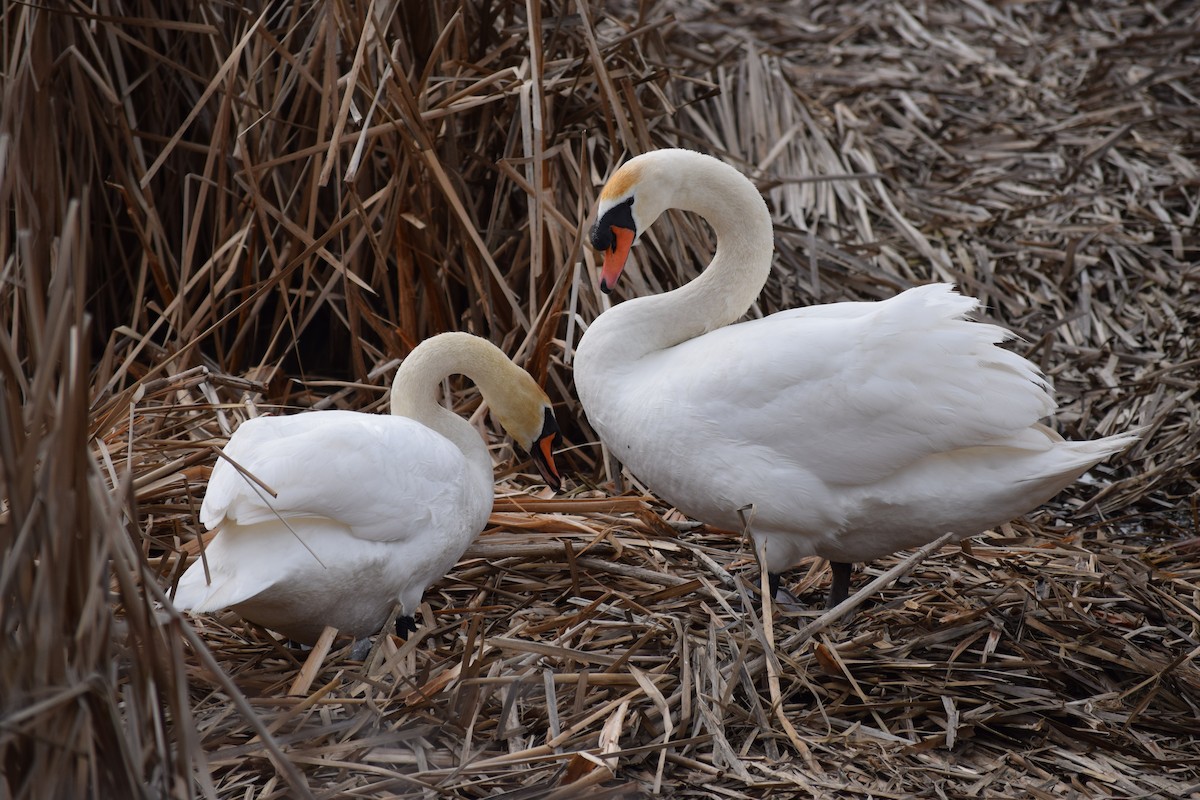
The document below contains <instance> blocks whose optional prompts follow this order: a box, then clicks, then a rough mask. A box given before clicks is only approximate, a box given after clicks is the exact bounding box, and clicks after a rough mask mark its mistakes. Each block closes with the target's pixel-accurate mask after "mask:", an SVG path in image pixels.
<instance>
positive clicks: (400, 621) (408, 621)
mask: <svg viewBox="0 0 1200 800" xmlns="http://www.w3.org/2000/svg"><path fill="white" fill-rule="evenodd" d="M416 632H417V621H416V620H415V619H413V618H412V617H409V616H403V615H401V616H398V617H396V635H397V636H399V637H400V638H401V639H404V640H406V641H407V640H408V636H409V634H411V633H416Z"/></svg>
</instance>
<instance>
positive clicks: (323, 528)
mask: <svg viewBox="0 0 1200 800" xmlns="http://www.w3.org/2000/svg"><path fill="white" fill-rule="evenodd" d="M455 373H461V374H463V375H466V376H467V377H469V378H470V379H471V380H473V381H474V382H475V383H476V384H478V386H479V390H480V392H481V393H482V394H483V397H484V399H485V400H486V401H487V402H488V405H489V406H490V407H491V409H492V413H493V414H494V415H495V417H496V418H497V420H499V422H500V424H501V425H502V426H503V427H504V429H505V430H507V431H508V432H509V434H511V435H512V437H513V439H514V440H515V441H516V443H517V444H518V445H519V446H521V447H522V448H524V449H525V450H526V451H528V452H529V453H531V454H532V456H533V460H534V461H535V462H536V463H537V466H538V469H539V470H540V471H541V474H542V477H543V478H544V479H545V481H546V483H547V484H549V485H550V486H551V488H553V489H555V490H557V489H558V488H559V486H560V482H561V481H560V477H559V473H558V469H557V468H556V466H555V464H554V457H553V455H552V448H553V447H554V446H555V444H557V443H558V441H559V440H560V436H559V432H558V425H557V423H556V422H555V419H554V414H553V412H552V411H551V408H550V402H549V400H547V398H546V395H545V393H544V392H543V391H542V390H541V389H540V388H539V387H538V385H537V384H536V383H535V382H534V380H533V378H531V377H530V376H529V374H528V373H527V372H525V371H524V370H523V369H521V368H520V367H518V366H516V365H515V364H513V363H512V362H511V361H509V360H508V358H507V357H506V356H505V355H504V353H502V352H501V351H500V350H499V349H497V348H496V347H495V346H494V345H492V344H491V343H489V342H487V341H486V340H484V339H481V338H479V337H476V336H471V335H469V334H466V333H443V334H441V335H438V336H434V337H432V338H430V339H428V340H426V341H424V342H422V343H421V344H420V345H419V346H418V347H417V348H416V349H414V350H413V351H412V353H411V354H409V356H408V357H407V358H405V359H404V362H403V363H402V364H401V365H400V368H399V370H398V371H397V372H396V378H395V381H394V382H393V384H392V393H391V411H392V414H391V416H388V415H383V414H366V413H361V412H357V411H314V412H309V413H306V414H297V415H294V416H288V417H259V418H257V419H250V420H247V421H246V422H244V423H242V425H241V426H240V427H239V428H238V429H237V431H236V432H235V433H234V435H233V436H232V437H231V438H230V440H229V444H227V445H226V446H225V448H224V453H225V455H226V456H227V457H228V458H223V459H221V460H219V461H218V463H217V465H216V467H215V468H214V469H213V472H212V477H211V478H210V479H209V483H208V490H207V492H206V493H205V496H204V503H203V505H202V506H201V508H200V520H201V522H203V523H204V526H205V527H206V528H209V529H210V530H211V529H214V528H218V527H219V528H220V532H219V533H218V534H217V535H216V537H215V538H213V540H212V541H211V543H209V545H208V547H207V548H206V551H205V558H206V560H207V563H208V569H209V572H210V573H211V575H212V581H211V583H208V582H207V581H206V580H205V572H204V563H202V561H201V560H200V559H197V560H196V561H195V562H194V563H193V564H192V565H191V567H189V568H188V570H187V571H186V572H185V573H184V574H183V577H182V578H180V579H179V585H178V589H177V590H176V592H175V597H174V603H175V606H176V607H177V608H179V609H181V610H189V611H191V612H192V613H200V612H205V611H216V610H218V609H222V608H232V609H233V610H234V611H236V612H238V614H240V615H241V616H242V617H243V618H245V619H247V620H250V621H252V622H254V623H256V624H259V625H262V626H263V627H266V628H270V629H272V630H275V631H278V632H280V633H282V634H283V635H285V636H287V637H288V638H289V639H292V640H293V641H296V642H302V643H306V644H311V643H313V642H315V641H316V640H317V638H318V636H320V634H321V631H322V629H323V628H324V626H326V625H331V626H333V627H335V628H337V629H338V630H339V631H340V632H342V633H345V634H349V635H351V636H353V637H355V639H360V640H361V639H365V637H367V636H370V635H371V634H373V633H375V632H377V631H378V630H379V629H380V628H381V627H382V626H383V624H384V623H385V622H386V621H387V618H388V615H389V614H390V613H391V610H392V608H393V607H394V606H395V604H396V603H397V602H399V603H400V607H401V612H400V613H401V615H402V616H401V617H400V618H399V619H398V620H397V625H396V627H397V632H399V633H400V635H402V636H403V635H405V634H406V633H407V632H409V631H413V630H416V624H415V622H414V621H413V618H412V614H413V611H414V610H415V609H416V607H417V605H418V604H419V603H420V601H421V595H422V594H423V593H424V591H425V589H426V587H428V586H429V584H431V583H433V582H434V581H435V580H437V579H438V578H440V577H442V576H443V575H445V574H446V571H447V570H449V569H450V567H452V566H453V565H454V563H455V562H456V561H457V560H458V559H459V557H460V556H461V555H462V554H463V551H464V550H466V549H467V547H468V546H469V545H470V544H471V542H472V541H473V540H474V539H475V537H476V536H477V535H478V534H479V532H480V531H481V530H483V527H484V525H485V524H487V519H488V515H489V514H490V513H491V509H492V494H493V484H494V474H493V466H492V459H491V456H490V455H488V450H487V447H486V446H485V444H484V442H483V440H482V439H481V438H480V436H479V433H478V432H477V431H476V430H475V429H474V428H473V427H472V426H471V424H470V423H468V422H467V421H466V420H464V419H462V418H461V417H459V416H458V415H457V414H455V413H453V412H451V411H449V410H447V409H445V408H443V407H442V406H441V405H440V404H439V403H438V401H437V388H438V386H439V385H440V384H441V382H442V380H443V379H444V378H445V377H446V376H448V375H451V374H455ZM235 464H236V465H237V466H235ZM239 467H240V468H241V470H244V472H245V473H247V474H243V473H242V472H241V471H239V469H238V468H239ZM250 476H253V477H250ZM272 491H273V492H274V493H275V496H274V497H272V495H271V492H272Z"/></svg>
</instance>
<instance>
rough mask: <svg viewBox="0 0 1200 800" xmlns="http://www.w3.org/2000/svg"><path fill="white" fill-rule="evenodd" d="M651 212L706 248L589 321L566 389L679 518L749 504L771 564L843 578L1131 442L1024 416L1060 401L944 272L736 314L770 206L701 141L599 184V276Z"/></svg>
mask: <svg viewBox="0 0 1200 800" xmlns="http://www.w3.org/2000/svg"><path fill="white" fill-rule="evenodd" d="M666 208H682V209H685V210H691V211H695V212H698V213H700V214H702V215H703V216H704V218H705V219H706V220H707V221H708V222H709V223H710V224H711V225H712V226H713V228H714V230H715V232H716V234H717V241H718V246H717V253H716V256H715V257H714V258H713V261H712V264H711V265H710V266H709V267H708V268H707V269H706V270H705V271H704V272H703V273H702V274H701V275H700V276H699V277H698V278H697V279H695V280H693V281H692V282H691V283H689V284H687V285H686V286H684V287H682V288H680V289H676V290H675V291H672V292H668V293H666V294H662V295H657V296H653V297H647V298H638V299H633V300H627V301H625V302H624V303H621V304H620V305H617V306H615V307H613V308H612V309H610V310H609V311H607V312H605V313H604V314H602V315H601V316H600V317H599V318H598V319H597V320H596V321H595V322H593V323H592V325H591V327H590V328H589V329H588V330H587V332H586V334H585V335H584V337H583V339H582V341H581V342H580V344H579V348H578V352H577V353H576V357H575V383H576V387H577V390H578V392H579V398H580V400H581V402H582V404H583V407H584V410H585V411H586V412H587V416H588V420H589V421H590V422H591V424H592V426H593V427H594V428H595V429H596V431H597V433H598V434H599V435H600V438H601V440H602V441H603V442H604V443H605V445H606V446H607V447H608V448H609V449H610V451H611V452H612V453H613V454H614V455H616V456H617V457H618V458H619V459H621V461H623V462H624V463H625V465H626V466H627V467H628V468H629V470H630V471H631V472H632V473H633V474H634V475H636V476H637V477H638V478H639V479H640V480H642V481H643V482H644V483H646V484H647V485H648V486H649V487H650V488H651V489H652V490H653V491H655V492H656V493H657V494H659V495H660V496H661V497H662V498H663V499H665V500H666V501H668V502H670V503H672V504H673V505H675V506H676V507H678V508H679V509H680V510H681V511H683V512H684V513H686V514H688V515H690V516H692V517H694V518H696V519H699V520H702V521H704V522H706V523H709V524H712V525H715V526H719V527H723V528H728V529H732V530H740V529H741V528H742V525H743V520H744V519H748V518H749V513H750V510H749V509H750V507H752V508H753V518H752V519H753V523H752V529H751V532H752V535H753V537H754V539H755V541H756V543H757V544H758V545H759V546H760V547H762V548H764V549H765V554H766V567H767V569H768V571H770V572H771V573H774V574H778V573H779V572H780V571H782V570H784V569H786V568H788V567H790V566H792V565H794V564H796V563H797V562H798V561H799V560H800V559H802V558H804V557H806V556H812V555H818V556H822V557H824V558H827V559H829V560H830V561H831V562H834V563H835V564H838V565H841V566H843V567H845V570H846V573H845V574H846V576H847V577H848V574H849V573H848V566H846V564H847V562H852V561H862V560H869V559H872V558H876V557H879V556H882V555H885V554H887V553H891V552H894V551H896V550H900V549H904V548H909V547H915V546H918V545H921V544H924V543H926V542H929V541H931V540H933V539H936V538H937V537H939V536H941V535H942V534H943V533H946V532H953V533H955V534H957V535H959V536H960V537H961V536H970V535H973V534H976V533H979V532H981V531H983V530H986V529H987V528H990V527H993V526H995V525H998V524H1000V523H1003V522H1006V521H1008V520H1010V519H1012V518H1013V517H1016V516H1018V515H1020V514H1022V513H1024V512H1025V511H1028V510H1029V509H1031V508H1033V507H1035V506H1037V505H1038V504H1040V503H1042V502H1044V501H1045V500H1047V499H1049V498H1050V497H1051V496H1053V495H1054V494H1055V493H1057V492H1058V491H1059V490H1060V489H1062V488H1063V487H1065V486H1067V485H1068V484H1070V483H1071V482H1072V481H1074V480H1075V479H1076V478H1077V477H1078V476H1079V475H1081V474H1082V473H1083V472H1084V471H1085V470H1087V469H1088V468H1089V467H1090V466H1092V465H1093V464H1095V463H1096V462H1097V461H1099V460H1101V459H1103V458H1105V457H1106V456H1108V455H1111V454H1112V453H1115V452H1117V451H1119V450H1121V449H1122V448H1124V447H1126V446H1127V445H1128V444H1129V443H1130V442H1131V441H1133V440H1134V439H1135V438H1136V436H1134V435H1122V436H1114V437H1109V438H1107V439H1100V440H1097V441H1091V442H1068V441H1064V440H1063V439H1062V437H1061V436H1059V435H1058V434H1056V433H1054V432H1053V431H1051V430H1050V429H1049V428H1046V427H1045V426H1043V425H1041V424H1039V423H1038V420H1039V419H1041V418H1043V417H1045V416H1047V415H1048V414H1050V413H1051V412H1053V410H1054V407H1055V405H1054V401H1053V399H1052V398H1051V396H1050V392H1049V387H1048V385H1047V383H1046V381H1045V379H1044V378H1043V376H1042V375H1041V373H1040V372H1039V371H1038V370H1037V368H1036V367H1035V366H1034V365H1033V364H1031V363H1030V362H1029V361H1027V360H1026V359H1024V358H1022V357H1020V356H1018V355H1016V354H1015V353H1012V352H1010V351H1008V350H1005V349H1003V348H1000V347H997V346H996V345H997V343H999V342H1001V341H1003V340H1004V339H1007V338H1009V337H1010V336H1011V334H1010V333H1009V332H1008V331H1005V330H1004V329H1002V328H998V327H996V326H994V325H987V324H982V323H977V322H971V321H968V320H967V319H966V318H965V317H966V315H968V314H969V313H970V312H972V311H974V310H975V309H976V308H977V307H978V301H976V300H975V299H973V298H969V297H964V296H962V295H959V294H957V293H956V292H955V291H954V290H953V288H952V287H951V286H948V285H945V284H933V285H928V286H921V287H918V288H915V289H910V290H909V291H906V292H903V293H901V294H899V295H897V296H895V297H893V298H890V299H888V300H884V301H881V302H859V303H835V304H829V305H819V306H811V307H808V308H800V309H793V310H789V311H783V312H780V313H777V314H773V315H771V316H768V317H765V318H762V319H757V320H751V321H748V322H741V323H738V324H731V323H734V322H735V321H736V320H737V318H738V317H740V316H741V315H742V314H743V313H744V312H745V311H746V309H747V308H748V307H749V306H750V305H751V303H753V301H754V299H755V298H756V297H757V295H758V293H759V291H760V290H761V288H762V285H763V283H764V282H765V280H766V277H767V274H768V272H769V270H770V262H771V255H772V234H771V221H770V216H769V214H768V213H767V210H766V206H765V204H764V203H763V201H762V198H761V196H760V195H759V194H758V193H757V191H755V189H754V187H753V185H752V184H751V183H750V182H749V181H748V180H746V179H745V178H744V177H743V176H741V174H740V173H738V172H737V171H736V170H734V169H733V168H732V167H729V166H727V165H725V164H723V163H721V162H719V161H717V160H716V159H713V158H710V157H708V156H703V155H700V154H698V153H692V152H689V151H684V150H662V151H656V152H652V153H648V154H646V155H643V156H639V157H637V158H634V159H632V160H631V161H629V162H628V163H627V164H626V165H624V166H623V167H622V168H621V169H620V170H618V171H617V172H616V173H615V174H614V175H613V177H612V178H611V179H610V181H609V182H608V184H607V185H606V187H605V189H604V192H603V193H602V195H601V202H600V207H599V210H598V212H597V223H596V226H595V227H594V228H593V231H592V240H593V244H594V245H595V246H596V247H597V248H598V249H603V250H606V251H608V252H607V255H606V259H605V266H604V270H603V273H602V279H601V287H602V288H604V289H610V288H611V287H612V285H613V284H614V283H615V282H616V280H617V278H618V277H619V275H620V271H621V269H622V267H623V264H624V260H625V256H626V255H627V253H628V246H629V244H631V243H632V242H633V241H634V240H635V239H636V236H637V235H638V234H640V233H641V232H642V231H644V230H645V228H646V227H648V226H649V225H650V224H651V223H652V222H653V221H654V219H655V218H656V217H657V216H658V215H659V214H660V213H661V212H662V211H663V210H665V209H666ZM622 229H624V230H632V232H633V235H629V234H625V233H622ZM739 509H742V510H743V513H744V515H743V514H739ZM841 588H842V587H839V590H838V591H835V592H834V594H835V595H837V594H843V592H842V591H840V589H841ZM839 599H841V598H840V597H837V596H834V597H832V598H831V600H833V601H837V600H839Z"/></svg>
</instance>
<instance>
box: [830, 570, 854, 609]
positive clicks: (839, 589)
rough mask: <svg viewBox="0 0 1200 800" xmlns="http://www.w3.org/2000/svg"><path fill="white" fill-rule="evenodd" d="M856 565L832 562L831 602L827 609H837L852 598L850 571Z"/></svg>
mask: <svg viewBox="0 0 1200 800" xmlns="http://www.w3.org/2000/svg"><path fill="white" fill-rule="evenodd" d="M853 567H854V565H853V564H850V563H849V562H846V561H830V562H829V568H830V569H831V570H832V571H833V581H832V582H831V583H830V584H829V602H828V604H827V605H826V608H836V607H837V606H839V605H841V604H842V601H844V600H845V599H846V598H847V597H849V596H850V571H851V569H853Z"/></svg>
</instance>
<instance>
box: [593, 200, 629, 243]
mask: <svg viewBox="0 0 1200 800" xmlns="http://www.w3.org/2000/svg"><path fill="white" fill-rule="evenodd" d="M613 228H625V229H626V230H630V231H634V232H636V231H637V226H636V225H634V223H633V198H632V197H630V198H629V199H627V200H625V201H624V202H621V203H618V204H617V205H615V206H613V207H612V208H610V209H609V210H608V211H605V212H604V215H603V216H602V217H600V219H598V220H596V224H595V225H593V226H592V232H591V240H592V247H594V248H595V249H597V250H612V249H613V248H614V247H616V246H617V240H616V237H615V236H614V235H613Z"/></svg>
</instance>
